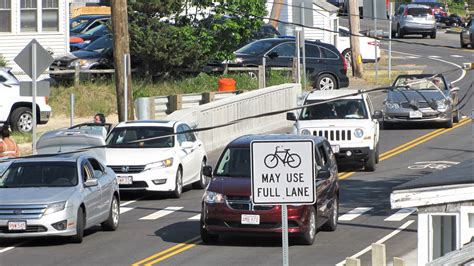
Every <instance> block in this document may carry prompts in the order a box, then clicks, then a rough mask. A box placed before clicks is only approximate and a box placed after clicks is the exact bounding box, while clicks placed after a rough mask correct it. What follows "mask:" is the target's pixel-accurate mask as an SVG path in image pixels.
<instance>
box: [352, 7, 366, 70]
mask: <svg viewBox="0 0 474 266" xmlns="http://www.w3.org/2000/svg"><path fill="white" fill-rule="evenodd" d="M349 24H350V28H351V37H350V38H351V51H352V52H351V56H352V71H353V73H352V74H353V75H354V76H355V77H358V78H362V75H363V73H364V69H363V67H362V57H361V55H360V45H359V37H358V36H359V35H360V33H359V31H360V20H359V0H349Z"/></svg>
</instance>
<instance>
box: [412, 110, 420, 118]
mask: <svg viewBox="0 0 474 266" xmlns="http://www.w3.org/2000/svg"><path fill="white" fill-rule="evenodd" d="M409 115H410V118H422V117H423V113H422V112H420V111H410V114H409Z"/></svg>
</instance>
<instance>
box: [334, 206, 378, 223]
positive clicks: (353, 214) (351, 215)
mask: <svg viewBox="0 0 474 266" xmlns="http://www.w3.org/2000/svg"><path fill="white" fill-rule="evenodd" d="M372 209H373V208H372V207H358V208H355V209H353V210H350V211H349V212H347V213H345V214H343V215H341V216H339V221H352V220H354V219H355V218H357V217H359V216H361V215H362V214H364V213H366V212H368V211H370V210H372Z"/></svg>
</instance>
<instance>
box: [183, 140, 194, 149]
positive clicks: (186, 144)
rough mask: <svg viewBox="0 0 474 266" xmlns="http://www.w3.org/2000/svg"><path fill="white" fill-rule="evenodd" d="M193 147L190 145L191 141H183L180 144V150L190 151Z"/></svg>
mask: <svg viewBox="0 0 474 266" xmlns="http://www.w3.org/2000/svg"><path fill="white" fill-rule="evenodd" d="M193 146H194V143H192V142H191V141H183V143H181V148H183V149H185V150H186V149H191V148H192V147H193Z"/></svg>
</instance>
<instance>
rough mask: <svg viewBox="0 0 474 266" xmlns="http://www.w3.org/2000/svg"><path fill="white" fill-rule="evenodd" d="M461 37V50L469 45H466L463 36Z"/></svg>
mask: <svg viewBox="0 0 474 266" xmlns="http://www.w3.org/2000/svg"><path fill="white" fill-rule="evenodd" d="M460 36H461V37H460V38H459V39H460V42H461V48H466V47H467V44H465V43H464V41H463V38H462V34H461V35H460Z"/></svg>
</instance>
